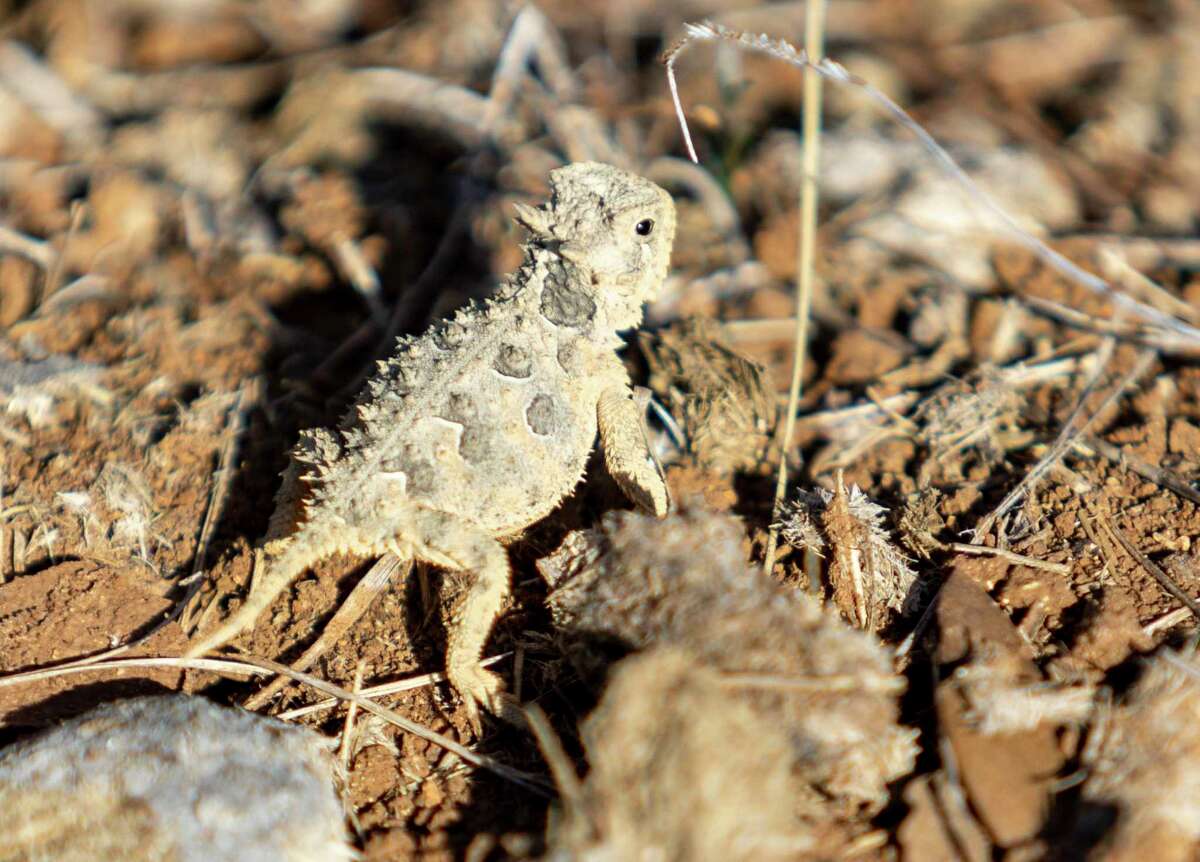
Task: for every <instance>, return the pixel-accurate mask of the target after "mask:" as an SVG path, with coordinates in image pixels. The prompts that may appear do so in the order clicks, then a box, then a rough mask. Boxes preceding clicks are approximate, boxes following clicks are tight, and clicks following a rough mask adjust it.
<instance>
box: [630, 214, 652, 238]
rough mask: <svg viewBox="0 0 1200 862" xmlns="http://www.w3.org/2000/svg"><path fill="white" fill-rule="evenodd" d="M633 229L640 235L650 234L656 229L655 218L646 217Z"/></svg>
mask: <svg viewBox="0 0 1200 862" xmlns="http://www.w3.org/2000/svg"><path fill="white" fill-rule="evenodd" d="M633 229H634V231H635V232H636V233H637V235H638V236H650V232H651V231H652V230H654V219H648V218H644V219H642V220H641V221H640V222H638V223H637V224H636V225H635V226H634V228H633Z"/></svg>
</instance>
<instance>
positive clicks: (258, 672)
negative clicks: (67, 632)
mask: <svg viewBox="0 0 1200 862" xmlns="http://www.w3.org/2000/svg"><path fill="white" fill-rule="evenodd" d="M147 667H173V668H178V669H180V670H204V671H210V672H212V673H217V674H220V675H221V676H234V677H238V678H241V677H246V676H270V674H271V672H270V671H269V670H263V669H262V668H258V667H253V666H251V665H246V664H243V663H241V662H237V661H229V660H228V659H220V658H119V659H116V660H114V661H106V662H98V663H94V664H86V665H85V664H79V663H78V662H75V663H72V664H69V665H61V666H59V667H46V668H40V669H38V670H27V671H22V672H21V673H14V674H10V675H9V676H4V677H0V688H8V687H9V686H14V685H22V684H25V683H31V682H38V681H40V680H44V679H54V678H55V677H60V676H72V675H74V674H77V673H96V672H99V671H107V670H124V669H126V668H147Z"/></svg>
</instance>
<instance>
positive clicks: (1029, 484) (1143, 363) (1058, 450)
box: [974, 339, 1158, 545]
mask: <svg viewBox="0 0 1200 862" xmlns="http://www.w3.org/2000/svg"><path fill="white" fill-rule="evenodd" d="M1113 344H1114V342H1113V340H1112V339H1109V340H1107V341H1106V342H1105V344H1104V347H1105V349H1106V350H1105V352H1106V354H1108V355H1111V353H1112V349H1111V348H1112V345H1113ZM1157 356H1158V354H1157V353H1156V352H1155V351H1153V350H1143V351H1142V352H1141V353H1140V354H1139V355H1138V360H1137V362H1136V363H1134V366H1133V368H1132V369H1131V370H1130V371H1129V373H1128V374H1126V375H1125V376H1124V377H1123V378H1122V379H1121V381H1120V382H1119V383H1117V385H1116V386H1114V387H1113V388H1112V389H1110V390H1109V392H1108V395H1107V396H1106V397H1105V398H1104V401H1103V402H1102V403H1101V404H1100V406H1099V407H1098V408H1096V409H1095V410H1094V411H1092V413H1091V415H1090V416H1088V417H1087V418H1086V419H1084V420H1083V421H1082V422H1077V421H1076V420H1077V419H1078V418H1079V417H1080V416H1081V415H1082V414H1083V409H1084V407H1085V405H1086V402H1087V397H1088V395H1089V394H1091V391H1092V389H1093V387H1094V385H1095V383H1096V381H1097V380H1098V379H1099V377H1100V374H1101V372H1102V370H1103V368H1104V366H1105V365H1106V364H1107V357H1106V358H1105V360H1104V361H1103V362H1100V363H1098V364H1097V366H1096V374H1095V376H1094V377H1093V378H1092V379H1091V380H1089V381H1088V385H1087V386H1086V387H1085V388H1084V391H1083V393H1082V394H1081V395H1080V396H1079V400H1078V401H1077V402H1076V404H1075V409H1074V410H1073V411H1072V413H1071V416H1070V417H1069V418H1068V419H1067V421H1066V424H1064V425H1063V428H1062V430H1061V431H1060V432H1059V433H1058V438H1057V439H1056V440H1055V441H1054V445H1052V446H1051V447H1050V451H1048V452H1047V453H1046V454H1045V455H1043V456H1042V458H1041V460H1039V461H1038V462H1037V464H1035V465H1034V466H1033V469H1031V470H1030V471H1029V472H1028V473H1026V474H1025V476H1024V477H1023V478H1022V479H1021V481H1020V482H1019V483H1017V486H1016V487H1015V488H1013V489H1012V490H1011V491H1009V492H1008V494H1007V495H1006V496H1005V498H1004V499H1003V500H1001V501H1000V505H998V506H997V507H996V508H995V509H993V510H992V511H991V512H989V513H988V514H987V515H986V516H984V518H983V520H981V521H980V522H979V525H978V526H977V527H976V528H975V535H974V539H975V541H974V544H977V545H978V544H982V539H983V537H984V536H986V535H987V534H988V532H989V531H991V529H992V526H993V525H994V524H995V523H996V519H997V518H999V517H1000V516H1002V515H1004V514H1005V513H1006V512H1008V511H1009V510H1010V509H1012V507H1013V506H1015V505H1016V504H1017V503H1018V502H1019V501H1020V500H1021V498H1022V497H1024V496H1025V495H1026V494H1028V493H1029V492H1030V490H1032V488H1033V487H1034V486H1035V485H1036V484H1037V483H1038V482H1039V481H1040V480H1041V478H1042V477H1043V476H1044V475H1045V474H1046V473H1047V472H1048V471H1049V470H1050V468H1051V467H1053V466H1054V465H1055V464H1057V463H1058V462H1059V460H1060V459H1061V458H1062V456H1063V455H1065V454H1066V452H1067V449H1069V448H1070V447H1071V445H1072V444H1073V443H1074V442H1075V440H1076V439H1077V438H1078V437H1079V435H1081V434H1083V433H1084V432H1085V431H1087V429H1088V428H1089V427H1090V426H1091V424H1092V423H1093V422H1094V421H1095V420H1096V417H1098V416H1099V415H1100V414H1101V413H1103V412H1104V411H1105V410H1107V409H1108V408H1109V407H1110V406H1111V405H1112V404H1113V403H1114V402H1115V401H1116V400H1117V399H1118V398H1120V397H1121V395H1123V394H1124V393H1125V390H1126V389H1128V388H1129V387H1130V386H1132V385H1134V383H1136V382H1137V381H1138V380H1139V379H1140V378H1141V376H1142V375H1143V374H1145V373H1146V371H1148V370H1149V368H1150V366H1151V364H1152V363H1153V362H1154V360H1155V359H1156V358H1157Z"/></svg>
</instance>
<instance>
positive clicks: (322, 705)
mask: <svg viewBox="0 0 1200 862" xmlns="http://www.w3.org/2000/svg"><path fill="white" fill-rule="evenodd" d="M511 655H512V653H511V652H502V653H500V654H499V655H494V656H492V657H491V658H488V659H484V660H483V661H481V662H480V663H479V666H480V667H491V666H492V665H494V664H496V663H497V662H501V661H504V659H506V658H508V657H509V656H511ZM445 681H446V675H445V674H444V673H441V672H435V673H423V674H421V675H420V676H410V677H409V678H408V679H401V680H396V681H395V682H385V683H381V684H380V685H373V686H371V687H370V688H364V689H363V690H362V691H360V692H359V694H361V695H362V696H363V697H386V696H387V695H389V694H399V693H400V692H402V691H413V690H415V689H418V688H425V686H428V685H435V684H436V683H439V682H445ZM339 703H341V701H340V700H338V699H337V698H336V697H331V698H327V699H326V700H319V701H317V702H316V703H313V704H309V705H308V706H298V707H296V708H295V709H289V710H287V711H286V712H281V713H279V714H278V715H276V716H275V717H276V718H278V719H280V720H282V721H291V720H292V719H293V718H299V717H300V716H302V715H310V714H312V713H314V712H324V711H325V710H328V709H333V708H334V707H335V706H337V705H338V704H339Z"/></svg>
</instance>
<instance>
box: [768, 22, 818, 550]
mask: <svg viewBox="0 0 1200 862" xmlns="http://www.w3.org/2000/svg"><path fill="white" fill-rule="evenodd" d="M824 33H825V0H808V2H807V3H806V4H805V6H804V51H805V53H806V54H807V55H808V56H809V57H815V58H817V61H818V62H819V61H820V59H821V56H822V54H823V53H824ZM803 158H804V162H803V170H802V176H803V182H802V184H801V186H800V252H799V261H798V264H797V267H796V337H795V341H794V343H793V355H792V382H791V386H790V387H789V389H788V403H787V409H786V413H785V414H784V421H783V436H782V438H781V445H780V448H779V472H778V474H777V475H776V479H775V499H774V501H773V502H772V504H771V527H770V530H769V532H768V533H767V550H766V554H765V556H764V557H763V571H765V572H766V573H767V574H770V573H771V570H772V569H773V568H774V567H775V552H776V550H777V549H778V547H779V527H778V526H777V524H778V522H779V512H780V509H779V507H780V506H781V505H782V503H783V498H784V495H785V494H786V493H787V478H788V477H787V461H788V452H789V451H790V450H791V448H792V435H793V434H794V433H795V431H796V409H797V406H798V405H799V403H800V385H801V382H802V378H803V376H804V359H805V357H806V356H807V355H808V317H809V307H810V306H811V305H812V286H813V275H814V273H813V255H814V253H815V251H816V239H817V171H818V169H819V168H820V163H821V76H820V74H819V73H818V72H817V71H816V69H814V68H813V67H811V66H806V67H805V69H804V157H803Z"/></svg>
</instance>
